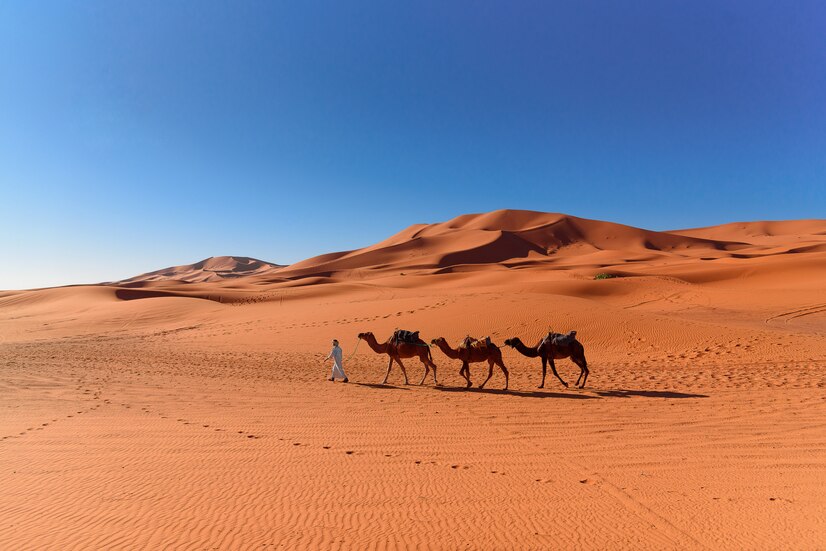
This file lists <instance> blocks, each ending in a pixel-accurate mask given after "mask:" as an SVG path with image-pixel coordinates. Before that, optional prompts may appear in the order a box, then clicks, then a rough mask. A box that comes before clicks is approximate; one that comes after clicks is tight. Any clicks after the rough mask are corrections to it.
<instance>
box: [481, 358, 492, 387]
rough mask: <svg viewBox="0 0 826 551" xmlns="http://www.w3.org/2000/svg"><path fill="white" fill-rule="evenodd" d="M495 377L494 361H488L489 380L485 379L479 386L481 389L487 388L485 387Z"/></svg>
mask: <svg viewBox="0 0 826 551" xmlns="http://www.w3.org/2000/svg"><path fill="white" fill-rule="evenodd" d="M492 376H493V360H488V378H487V379H485V382H484V383H482V384H481V385H479V388H485V385H486V384H488V381H490V378H491V377H492Z"/></svg>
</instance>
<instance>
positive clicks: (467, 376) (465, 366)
mask: <svg viewBox="0 0 826 551" xmlns="http://www.w3.org/2000/svg"><path fill="white" fill-rule="evenodd" d="M459 375H461V376H462V377H464V378H465V380H466V381H467V387H466V388H470V387H471V384H472V383H471V382H470V367H469V366H468V363H467V362H465V361H463V362H462V368H461V369H460V370H459Z"/></svg>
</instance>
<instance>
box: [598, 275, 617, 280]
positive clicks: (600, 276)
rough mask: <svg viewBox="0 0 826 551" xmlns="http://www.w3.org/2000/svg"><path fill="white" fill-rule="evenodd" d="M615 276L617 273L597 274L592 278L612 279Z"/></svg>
mask: <svg viewBox="0 0 826 551" xmlns="http://www.w3.org/2000/svg"><path fill="white" fill-rule="evenodd" d="M615 277H619V276H618V275H617V274H597V275H595V276H594V279H613V278H615Z"/></svg>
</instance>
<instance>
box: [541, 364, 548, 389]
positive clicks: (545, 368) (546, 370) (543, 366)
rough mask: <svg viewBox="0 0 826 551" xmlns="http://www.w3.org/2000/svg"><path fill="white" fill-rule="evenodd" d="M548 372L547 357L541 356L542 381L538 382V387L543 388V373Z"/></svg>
mask: <svg viewBox="0 0 826 551" xmlns="http://www.w3.org/2000/svg"><path fill="white" fill-rule="evenodd" d="M547 372H548V358H545V357H543V358H542V382H541V383H539V388H545V374H546V373H547Z"/></svg>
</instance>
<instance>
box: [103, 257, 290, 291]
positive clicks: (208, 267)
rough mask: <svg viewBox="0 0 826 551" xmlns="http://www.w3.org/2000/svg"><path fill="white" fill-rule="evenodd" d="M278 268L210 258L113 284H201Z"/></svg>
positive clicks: (254, 261)
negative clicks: (169, 282)
mask: <svg viewBox="0 0 826 551" xmlns="http://www.w3.org/2000/svg"><path fill="white" fill-rule="evenodd" d="M279 268H283V266H282V265H279V264H272V263H270V262H265V261H263V260H258V259H256V258H249V257H246V256H211V257H209V258H205V259H204V260H201V261H200V262H195V263H194V264H184V265H182V266H171V267H169V268H162V269H160V270H155V271H154V272H148V273H145V274H140V275H137V276H134V277H130V278H129V279H123V280H120V281H117V282H114V283H116V284H119V285H129V284H134V283H145V282H150V281H183V282H187V283H202V282H206V281H222V280H225V279H234V278H238V277H244V276H249V275H255V274H262V273H266V272H270V271H273V270H277V269H279Z"/></svg>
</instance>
